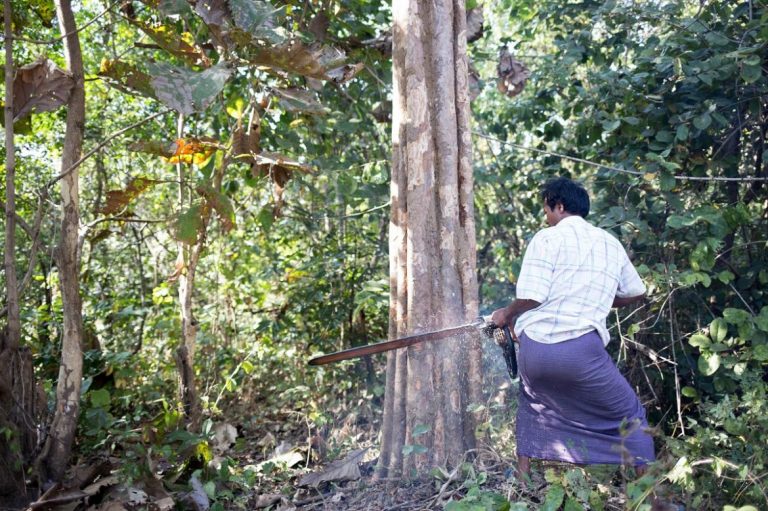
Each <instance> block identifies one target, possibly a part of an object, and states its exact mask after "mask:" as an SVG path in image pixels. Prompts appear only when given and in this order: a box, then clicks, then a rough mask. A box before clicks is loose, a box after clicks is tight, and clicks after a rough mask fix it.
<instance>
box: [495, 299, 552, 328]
mask: <svg viewBox="0 0 768 511" xmlns="http://www.w3.org/2000/svg"><path fill="white" fill-rule="evenodd" d="M539 305H541V303H539V302H537V301H536V300H527V299H521V300H515V301H514V302H512V303H510V304H509V305H507V306H506V307H502V308H501V309H498V310H496V311H494V312H493V314H492V315H491V321H493V323H494V324H495V325H498V326H505V325H507V326H513V325H512V323H513V322H514V321H513V320H514V319H515V318H516V317H517V316H519V315H520V314H523V313H524V312H528V311H529V310H532V309H535V308H536V307H538V306H539Z"/></svg>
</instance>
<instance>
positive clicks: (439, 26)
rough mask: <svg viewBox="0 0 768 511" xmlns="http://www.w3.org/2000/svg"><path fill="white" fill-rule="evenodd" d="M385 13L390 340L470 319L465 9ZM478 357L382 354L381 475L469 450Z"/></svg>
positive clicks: (413, 350)
mask: <svg viewBox="0 0 768 511" xmlns="http://www.w3.org/2000/svg"><path fill="white" fill-rule="evenodd" d="M393 13H394V29H393V30H394V32H393V37H394V49H393V98H394V99H393V118H392V122H393V128H392V129H393V137H392V138H393V155H392V182H391V201H392V202H391V204H392V205H391V208H392V209H391V221H390V240H389V248H390V322H389V336H390V338H396V337H402V336H403V335H407V334H411V333H418V332H425V331H429V330H433V329H437V328H443V327H448V326H453V325H457V324H461V323H464V322H466V321H468V320H470V319H474V317H476V316H477V314H478V298H477V280H476V274H475V267H476V259H475V227H474V211H473V203H472V165H471V141H470V126H469V119H470V112H469V94H468V88H467V83H468V71H467V69H468V64H467V56H466V13H465V10H464V2H463V1H454V0H438V1H433V2H428V1H424V0H395V1H394V3H393ZM480 355H481V352H480V340H479V338H478V337H472V338H467V339H456V340H453V341H447V342H440V343H424V344H419V345H416V346H412V347H410V348H407V350H400V351H398V352H397V353H391V354H390V355H389V358H388V361H387V384H386V394H385V407H384V408H385V409H384V426H383V431H382V448H381V450H382V453H381V457H380V461H379V466H378V474H379V476H382V477H399V476H402V475H410V474H411V473H412V472H414V471H415V472H421V471H423V470H424V469H428V468H431V467H433V466H455V465H457V464H458V463H460V462H461V459H462V457H463V456H464V454H465V452H466V451H467V450H469V449H472V448H473V447H474V445H475V438H474V420H473V417H472V415H471V414H470V413H468V412H467V406H468V405H469V404H471V403H473V402H474V403H477V402H479V400H480V392H481V390H480V389H481V386H480V383H481V378H480V371H479V368H480ZM414 433H416V435H414ZM406 446H416V447H406ZM404 447H405V449H404ZM404 452H405V454H404Z"/></svg>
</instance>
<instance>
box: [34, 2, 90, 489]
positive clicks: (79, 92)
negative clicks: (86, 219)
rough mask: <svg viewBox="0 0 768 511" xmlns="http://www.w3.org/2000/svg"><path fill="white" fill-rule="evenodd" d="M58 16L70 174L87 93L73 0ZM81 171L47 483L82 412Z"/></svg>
mask: <svg viewBox="0 0 768 511" xmlns="http://www.w3.org/2000/svg"><path fill="white" fill-rule="evenodd" d="M56 14H57V18H58V20H59V27H60V30H61V33H62V35H63V36H64V56H65V58H66V62H67V66H68V68H69V72H70V73H71V75H72V78H73V80H74V87H73V89H72V95H71V97H70V100H69V104H68V105H67V128H66V130H67V131H66V133H65V135H64V149H63V151H62V157H61V171H62V172H64V171H66V170H68V169H69V168H70V167H72V165H73V164H74V163H75V162H77V161H78V160H79V159H80V154H81V151H82V146H83V133H84V131H85V89H84V84H83V59H82V54H81V51H80V39H79V37H78V34H77V30H76V24H75V17H74V13H73V12H72V5H71V1H70V0H56ZM78 181H79V172H78V170H77V169H75V170H73V171H71V172H69V174H68V175H67V176H65V177H64V178H62V179H61V196H62V207H63V215H62V221H61V240H60V242H59V246H58V248H57V251H56V260H57V266H58V270H59V280H60V282H61V298H62V308H63V315H64V317H63V337H62V348H61V366H60V368H59V379H58V383H57V386H56V409H55V411H54V417H53V422H52V424H51V429H50V432H49V436H48V438H47V441H46V443H45V447H44V448H43V451H42V453H41V455H40V458H39V460H40V463H39V466H38V469H39V471H40V476H41V478H42V479H43V481H61V480H62V479H63V478H64V474H65V471H66V468H67V466H68V464H69V458H70V454H71V452H72V443H73V441H74V438H75V429H76V427H77V418H78V414H79V409H80V385H81V382H82V377H83V353H82V349H81V346H80V342H81V339H82V332H83V318H82V300H81V297H80V280H79V279H80V272H79V254H78V233H79V228H80V207H79V200H80V197H79V183H78Z"/></svg>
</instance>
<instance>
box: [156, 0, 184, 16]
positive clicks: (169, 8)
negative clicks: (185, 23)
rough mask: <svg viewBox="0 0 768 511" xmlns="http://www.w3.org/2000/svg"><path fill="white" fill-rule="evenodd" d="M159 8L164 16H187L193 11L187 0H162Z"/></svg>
mask: <svg viewBox="0 0 768 511" xmlns="http://www.w3.org/2000/svg"><path fill="white" fill-rule="evenodd" d="M157 8H158V10H159V11H160V12H161V13H162V14H163V15H164V16H175V15H180V16H186V15H188V14H191V12H192V9H191V7H190V6H189V2H187V0H160V2H159V3H158V5H157Z"/></svg>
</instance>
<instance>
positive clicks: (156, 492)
mask: <svg viewBox="0 0 768 511" xmlns="http://www.w3.org/2000/svg"><path fill="white" fill-rule="evenodd" d="M142 486H143V488H144V490H145V491H146V492H147V495H149V496H150V497H151V502H150V509H154V508H157V511H170V510H171V509H173V508H174V507H175V503H174V501H173V497H171V495H170V494H169V493H168V492H167V491H165V488H164V487H163V482H162V481H161V480H159V479H155V478H153V477H148V478H146V479H145V480H144V481H143V484H142Z"/></svg>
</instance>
